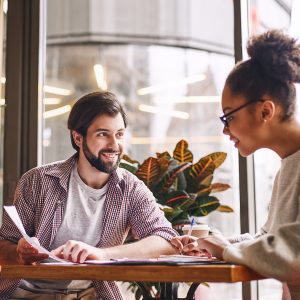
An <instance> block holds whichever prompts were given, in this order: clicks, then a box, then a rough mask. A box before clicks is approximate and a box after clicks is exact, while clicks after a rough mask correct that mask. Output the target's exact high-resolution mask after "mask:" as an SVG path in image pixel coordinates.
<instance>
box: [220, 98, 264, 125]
mask: <svg viewBox="0 0 300 300" xmlns="http://www.w3.org/2000/svg"><path fill="white" fill-rule="evenodd" d="M264 101H265V100H263V99H259V100H256V101H252V102H247V103H244V104H243V105H241V106H239V107H237V108H236V109H234V110H232V111H230V112H229V113H227V114H224V115H223V116H221V117H220V120H221V122H222V123H223V125H224V126H225V127H228V126H229V125H228V119H227V118H228V117H229V116H231V115H232V114H233V113H235V112H237V111H239V110H240V109H242V108H244V107H246V106H248V105H250V104H253V103H256V102H264Z"/></svg>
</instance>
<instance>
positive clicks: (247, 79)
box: [226, 30, 300, 120]
mask: <svg viewBox="0 0 300 300" xmlns="http://www.w3.org/2000/svg"><path fill="white" fill-rule="evenodd" d="M247 52H248V55H249V57H250V58H249V59H248V60H246V61H243V62H239V63H237V64H236V66H235V67H234V69H233V70H232V71H231V72H230V74H229V75H228V77H227V79H226V85H227V86H228V87H229V88H230V90H231V92H232V93H233V94H234V95H243V96H244V97H246V99H247V100H248V101H250V102H251V101H256V100H258V99H262V98H264V97H268V96H269V97H272V98H273V99H274V100H275V101H276V102H277V103H278V104H279V105H281V107H282V109H283V113H282V116H281V120H287V119H289V118H290V117H291V116H292V115H293V114H294V112H295V105H296V88H295V85H294V83H296V82H300V45H299V44H297V40H296V39H294V38H292V37H290V36H288V35H287V34H284V33H283V32H282V31H279V30H270V31H267V32H265V33H263V34H261V35H257V36H253V37H251V38H250V39H249V41H248V44H247Z"/></svg>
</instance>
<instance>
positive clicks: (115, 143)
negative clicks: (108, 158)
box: [109, 136, 119, 149]
mask: <svg viewBox="0 0 300 300" xmlns="http://www.w3.org/2000/svg"><path fill="white" fill-rule="evenodd" d="M109 146H110V147H111V148H112V149H118V148H119V143H118V140H117V138H116V137H115V136H111V137H110V139H109Z"/></svg>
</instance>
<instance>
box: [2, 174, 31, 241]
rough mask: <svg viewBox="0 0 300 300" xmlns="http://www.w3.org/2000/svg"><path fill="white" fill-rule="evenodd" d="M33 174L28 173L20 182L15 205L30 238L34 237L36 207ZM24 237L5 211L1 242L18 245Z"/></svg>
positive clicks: (15, 196)
mask: <svg viewBox="0 0 300 300" xmlns="http://www.w3.org/2000/svg"><path fill="white" fill-rule="evenodd" d="M32 177H33V173H32V172H28V173H26V174H25V175H23V176H22V178H21V179H20V181H19V182H18V185H17V188H16V191H15V195H14V203H13V204H14V205H15V207H16V210H17V212H18V214H19V216H20V219H21V221H22V223H23V225H24V228H25V230H26V233H27V234H28V235H30V236H33V235H34V226H33V225H34V215H35V213H34V207H33V198H34V192H33V191H32V189H31V187H32V182H33V180H34V179H33V178H32ZM21 237H22V234H21V233H20V232H19V230H18V228H17V226H16V225H15V224H14V222H13V221H12V220H11V218H10V217H9V216H8V214H7V213H6V211H5V210H3V222H2V226H1V228H0V240H9V241H11V242H13V243H17V242H18V240H19V239H20V238H21Z"/></svg>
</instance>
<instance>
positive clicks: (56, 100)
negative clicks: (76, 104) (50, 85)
mask: <svg viewBox="0 0 300 300" xmlns="http://www.w3.org/2000/svg"><path fill="white" fill-rule="evenodd" d="M60 103H61V99H60V98H44V104H45V105H57V104H60Z"/></svg>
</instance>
